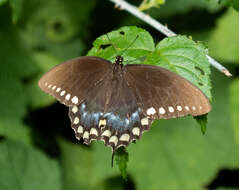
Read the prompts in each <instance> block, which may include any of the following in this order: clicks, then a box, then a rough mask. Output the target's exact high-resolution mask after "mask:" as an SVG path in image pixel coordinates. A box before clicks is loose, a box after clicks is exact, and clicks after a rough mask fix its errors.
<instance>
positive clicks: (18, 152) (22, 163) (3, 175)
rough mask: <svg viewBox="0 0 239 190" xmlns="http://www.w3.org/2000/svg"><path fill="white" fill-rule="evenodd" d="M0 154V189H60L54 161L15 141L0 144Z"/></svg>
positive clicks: (57, 167) (58, 173)
mask: <svg viewBox="0 0 239 190" xmlns="http://www.w3.org/2000/svg"><path fill="white" fill-rule="evenodd" d="M0 152H1V154H0V167H1V170H0V189H2V190H12V189H14V190H23V189H24V190H33V189H44V190H60V189H61V173H60V169H59V165H58V163H57V162H56V161H55V160H52V159H49V158H47V157H46V156H45V155H44V154H43V153H41V152H40V151H38V150H36V149H34V148H32V147H30V146H27V145H24V144H22V143H19V142H17V141H9V140H5V141H3V142H1V143H0Z"/></svg>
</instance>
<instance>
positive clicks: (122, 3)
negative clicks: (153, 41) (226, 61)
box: [109, 0, 232, 77]
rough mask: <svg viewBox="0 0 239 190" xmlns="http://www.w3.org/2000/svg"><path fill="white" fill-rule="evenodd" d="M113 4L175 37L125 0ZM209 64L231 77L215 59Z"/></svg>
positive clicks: (113, 0)
mask: <svg viewBox="0 0 239 190" xmlns="http://www.w3.org/2000/svg"><path fill="white" fill-rule="evenodd" d="M109 1H111V2H113V3H115V5H116V7H119V8H120V9H123V10H126V11H128V12H129V13H131V14H132V15H134V16H136V17H138V18H139V19H141V20H143V21H144V22H146V23H148V24H149V25H151V26H152V27H154V28H155V29H156V30H158V31H160V32H161V33H163V34H164V35H166V36H168V37H170V36H176V33H174V32H173V31H172V30H170V29H168V28H167V27H166V26H164V25H162V24H161V23H160V22H158V21H157V20H155V19H153V18H152V17H150V16H149V15H146V14H144V13H143V12H141V11H139V10H138V8H137V7H135V6H133V5H131V4H129V3H128V2H126V1H125V0H109ZM207 58H208V61H209V63H210V64H211V65H212V66H213V67H215V68H216V69H217V70H219V71H221V72H223V73H224V74H225V75H226V76H228V77H231V76H232V74H231V73H230V72H229V71H228V69H227V68H225V67H224V66H223V65H221V64H220V63H218V62H217V61H216V60H215V59H213V58H212V57H210V56H208V55H207Z"/></svg>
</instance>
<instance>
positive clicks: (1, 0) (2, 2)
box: [0, 0, 8, 6]
mask: <svg viewBox="0 0 239 190" xmlns="http://www.w3.org/2000/svg"><path fill="white" fill-rule="evenodd" d="M6 2H8V0H0V6H1V5H3V4H4V3H6Z"/></svg>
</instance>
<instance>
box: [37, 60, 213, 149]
mask: <svg viewBox="0 0 239 190" xmlns="http://www.w3.org/2000/svg"><path fill="white" fill-rule="evenodd" d="M123 61H124V60H123V57H122V56H117V57H116V59H115V62H114V63H111V62H110V61H108V60H105V59H102V58H99V57H94V56H83V57H79V58H75V59H72V60H69V61H66V62H64V63H62V64H59V65H57V66H55V67H54V68H52V69H51V70H50V71H48V72H47V73H46V74H45V75H43V76H42V78H41V79H40V80H39V87H40V88H41V89H42V90H43V91H44V92H46V93H48V94H50V95H52V96H54V97H55V98H56V99H57V100H58V101H59V102H60V103H63V104H65V105H66V106H68V107H69V117H70V120H71V127H72V129H73V130H74V131H75V135H76V138H77V139H81V138H83V141H84V143H85V144H90V143H91V141H92V140H103V141H104V143H105V145H106V146H110V147H112V150H113V152H114V151H115V150H116V149H117V148H119V147H121V146H127V145H129V144H130V143H131V142H132V141H134V140H139V139H140V138H141V136H142V134H143V132H144V131H146V130H148V129H149V128H150V126H151V124H152V121H153V120H154V119H170V118H176V117H183V116H186V115H192V116H198V115H203V114H206V113H208V112H209V111H210V110H211V106H210V102H209V100H208V98H207V97H206V96H205V95H204V93H203V92H202V91H201V90H200V89H199V88H198V87H196V86H195V85H193V84H192V83H191V82H189V81H188V80H186V79H184V78H183V77H181V76H179V75H177V74H176V73H173V72H171V71H169V70H167V69H164V68H162V67H160V66H152V65H144V64H126V65H124V64H123Z"/></svg>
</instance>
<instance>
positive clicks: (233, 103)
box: [230, 78, 239, 144]
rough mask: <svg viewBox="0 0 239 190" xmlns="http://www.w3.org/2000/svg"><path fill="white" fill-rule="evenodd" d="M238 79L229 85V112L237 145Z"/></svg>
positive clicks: (238, 139) (238, 120) (238, 137)
mask: <svg viewBox="0 0 239 190" xmlns="http://www.w3.org/2000/svg"><path fill="white" fill-rule="evenodd" d="M238 94H239V79H238V78H237V79H235V80H234V81H233V82H232V83H231V84H230V108H231V109H230V111H231V118H232V126H233V128H234V130H235V138H236V141H237V143H238V144H239V127H238V123H239V118H238V116H239V98H238Z"/></svg>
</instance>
